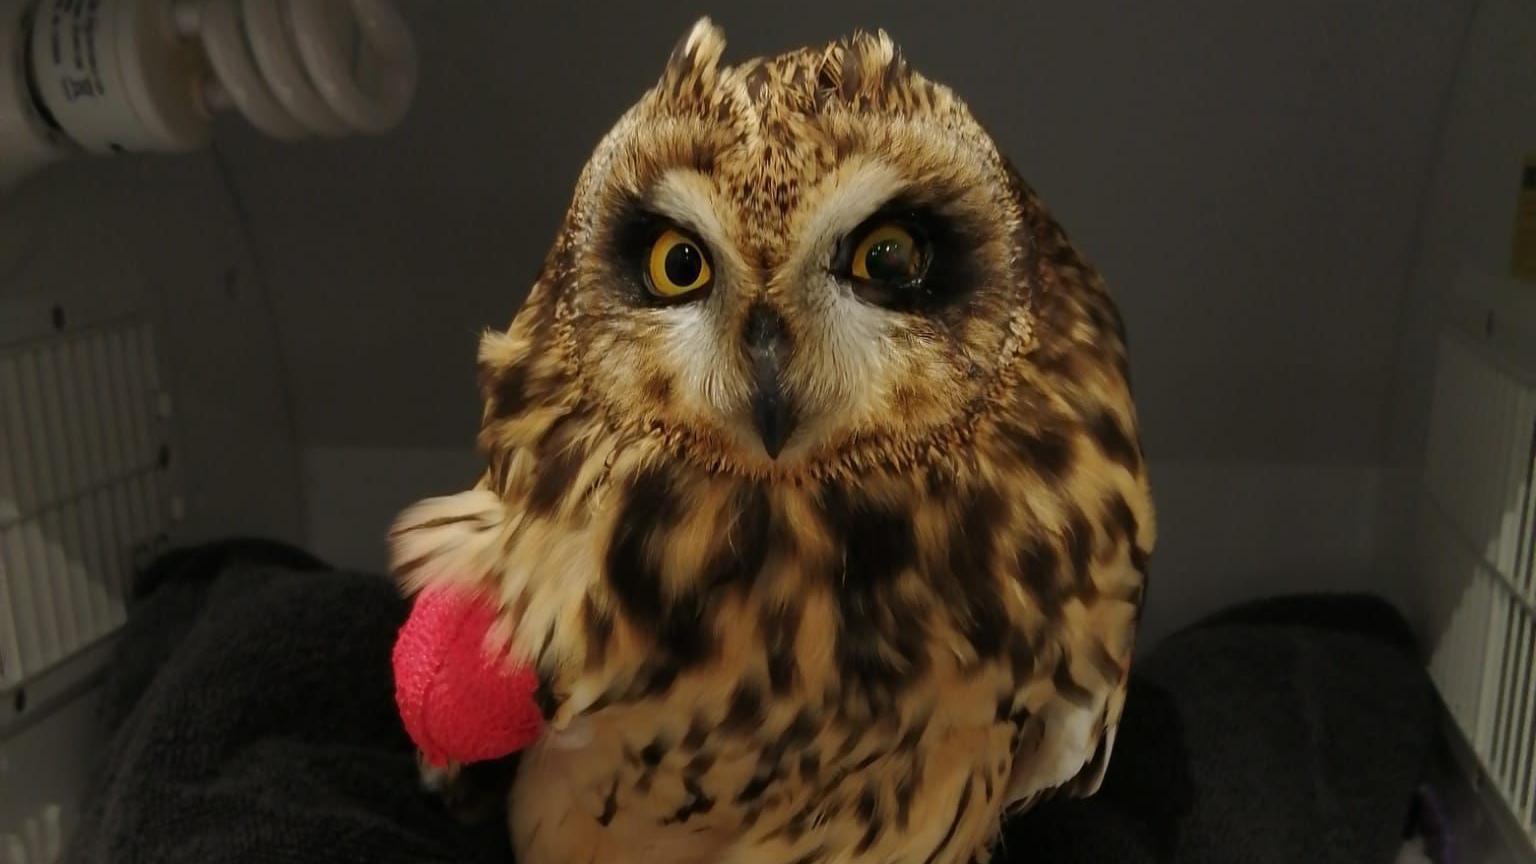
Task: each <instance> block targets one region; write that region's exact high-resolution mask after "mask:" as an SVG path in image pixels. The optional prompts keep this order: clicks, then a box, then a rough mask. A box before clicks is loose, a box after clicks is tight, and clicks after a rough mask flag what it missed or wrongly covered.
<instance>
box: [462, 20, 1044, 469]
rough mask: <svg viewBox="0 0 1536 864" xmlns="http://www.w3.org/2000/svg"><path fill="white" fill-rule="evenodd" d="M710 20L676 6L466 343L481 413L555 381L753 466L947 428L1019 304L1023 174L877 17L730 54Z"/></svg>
mask: <svg viewBox="0 0 1536 864" xmlns="http://www.w3.org/2000/svg"><path fill="white" fill-rule="evenodd" d="M724 44H725V43H724V38H723V35H722V33H721V32H720V30H719V29H717V28H716V27H714V26H713V25H712V24H711V23H710V22H709V21H708V20H707V19H705V20H701V21H699V22H698V23H697V24H695V25H694V26H693V28H692V29H691V30H690V31H689V32H688V34H687V35H686V36H685V37H684V38H683V40H682V41H681V42H680V43H679V45H678V46H677V48H676V49H675V50H674V51H673V53H672V55H671V58H670V59H669V61H668V62H667V64H666V67H665V70H664V72H663V74H662V76H661V80H660V81H659V82H658V83H657V84H656V86H655V87H654V88H652V89H651V90H650V91H649V92H647V93H646V94H645V95H644V96H643V97H642V98H641V99H640V101H639V102H638V103H637V104H635V105H634V106H633V107H632V108H631V109H630V110H629V111H628V112H627V113H626V114H625V115H624V116H623V117H622V118H621V119H620V120H619V122H618V124H617V125H616V126H615V127H614V129H613V130H612V131H611V132H610V133H609V134H608V135H607V136H606V137H605V138H604V139H603V141H602V142H601V144H600V145H599V146H598V147H597V150H596V152H595V153H594V155H593V156H592V158H591V160H590V161H589V163H588V164H587V166H586V168H585V169H584V171H583V172H582V175H581V179H580V181H579V183H578V186H577V189H576V192H575V196H574V200H573V202H572V204H571V207H570V210H569V212H568V214H567V216H566V219H565V223H564V226H563V228H562V231H561V234H560V237H559V239H558V241H557V242H556V245H555V247H554V249H553V250H552V251H551V253H550V255H549V258H548V260H547V262H546V264H545V268H544V272H543V274H542V275H541V277H540V280H539V282H538V284H537V285H536V286H535V287H534V290H533V292H532V294H531V295H530V298H529V301H528V305H527V307H525V309H524V311H523V312H522V313H521V314H520V315H519V317H518V318H517V320H516V321H515V322H514V324H513V327H512V329H511V331H509V332H508V333H506V334H499V333H498V334H492V335H490V336H488V337H487V339H486V342H485V344H484V345H483V346H482V357H481V359H482V368H483V369H484V370H485V372H486V376H485V381H486V385H485V389H486V396H487V419H488V426H487V428H488V430H492V431H490V432H489V433H488V434H491V435H493V436H494V435H501V436H512V437H516V434H517V429H518V428H528V429H534V428H538V429H540V434H550V433H549V432H548V430H545V429H544V428H543V427H542V426H541V425H540V424H538V423H530V424H523V423H520V422H518V421H517V418H518V417H519V416H521V415H525V414H528V413H532V414H535V415H536V414H538V410H537V409H538V407H539V406H541V405H548V406H549V407H550V410H551V411H556V410H558V411H568V410H570V409H571V408H572V406H573V404H574V403H577V402H579V403H581V405H582V406H584V410H587V411H591V412H595V413H597V414H600V415H601V416H602V417H603V418H605V420H606V423H605V424H604V425H605V426H606V427H607V428H608V429H611V430H619V431H621V432H622V433H623V434H626V435H630V436H633V437H634V438H637V439H645V440H649V441H653V442H657V443H658V444H660V445H662V446H663V447H664V448H665V451H666V452H667V453H669V454H671V455H673V456H675V457H676V458H681V459H684V460H687V461H690V462H693V463H695V464H698V465H701V466H704V467H707V468H708V469H709V470H720V471H729V472H733V473H740V474H747V475H755V476H765V477H769V476H771V477H788V476H795V475H799V474H807V473H810V474H814V473H818V472H825V471H828V470H848V469H849V468H850V467H851V466H857V465H860V464H863V463H866V462H870V461H889V460H891V459H899V460H917V461H922V460H923V458H924V454H925V453H927V452H929V451H932V450H934V449H936V448H944V447H946V446H953V445H954V444H955V443H956V442H958V441H960V440H962V439H963V437H964V434H963V433H964V431H965V429H966V427H967V426H968V424H971V423H973V422H974V421H975V419H976V415H977V414H978V412H980V411H981V410H982V409H983V406H984V405H985V403H986V402H987V400H988V398H989V396H991V395H993V394H995V393H997V392H998V391H999V390H1000V389H1001V388H1004V387H1007V386H1010V385H1011V384H1012V383H1013V382H1010V381H1008V380H1005V378H1006V377H1007V376H1006V374H1005V373H1006V372H1007V370H1009V369H1010V368H1011V367H1012V366H1013V365H1015V362H1016V358H1017V356H1018V354H1019V352H1020V351H1021V350H1023V349H1024V348H1025V346H1026V345H1027V343H1028V342H1029V341H1030V339H1031V332H1032V328H1033V327H1034V326H1035V312H1034V310H1033V309H1032V298H1033V297H1034V295H1035V293H1036V292H1037V291H1038V290H1039V288H1040V285H1041V282H1042V280H1043V279H1044V278H1046V275H1047V274H1045V272H1044V271H1043V270H1042V269H1041V254H1040V253H1041V249H1040V242H1039V238H1038V237H1037V235H1038V234H1039V233H1040V232H1041V231H1042V230H1044V229H1042V225H1044V224H1045V221H1043V220H1042V219H1037V218H1035V217H1036V216H1037V215H1038V214H1037V213H1036V211H1035V210H1034V209H1033V204H1032V198H1031V197H1030V195H1029V193H1028V190H1027V189H1025V188H1024V187H1023V185H1022V184H1021V183H1020V181H1019V180H1018V178H1017V177H1016V175H1015V174H1014V173H1013V171H1012V170H1011V168H1010V166H1009V165H1008V163H1007V161H1006V160H1005V159H1003V158H1002V157H1001V156H1000V155H999V153H998V150H997V148H996V146H995V145H994V142H993V141H992V139H991V138H990V137H989V136H988V134H987V133H986V132H985V131H984V130H983V129H982V128H981V126H980V125H979V124H978V123H977V122H976V121H975V120H974V119H973V118H972V117H971V115H970V113H969V111H968V110H967V109H966V107H965V106H964V104H963V103H961V102H960V100H959V99H958V98H956V97H955V96H954V95H953V94H952V93H951V92H950V91H949V90H948V89H947V88H945V87H943V86H941V85H938V84H935V83H933V82H931V81H928V80H926V79H925V78H923V77H922V76H921V75H919V74H917V73H916V72H914V71H912V70H911V69H909V68H908V67H907V65H906V63H905V61H904V60H903V59H902V57H901V54H900V52H899V51H898V49H897V48H896V46H895V45H894V44H893V43H892V42H891V40H890V38H889V37H887V36H886V35H885V34H884V33H880V34H878V35H867V34H859V35H855V36H853V37H851V38H848V39H844V40H841V41H838V42H834V43H832V44H829V45H826V46H823V47H816V48H808V49H803V50H800V51H795V52H792V53H788V54H784V55H781V56H778V57H774V58H769V59H755V60H751V61H748V62H745V63H742V64H740V65H736V66H728V65H725V64H723V63H722V62H721V52H722V50H723V48H724ZM1052 228H1053V226H1052ZM509 369H515V370H517V371H516V372H515V374H509V373H507V372H506V370H509ZM555 403H559V406H558V408H557V407H556V406H555ZM530 409H533V410H532V411H531V412H530ZM493 420H499V421H505V422H498V423H492V422H490V421H493ZM570 434H578V433H576V432H575V431H574V430H572V431H570ZM524 443H526V442H524ZM495 444H496V442H495V441H492V442H488V446H492V447H494V446H495Z"/></svg>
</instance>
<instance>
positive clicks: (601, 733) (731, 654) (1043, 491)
mask: <svg viewBox="0 0 1536 864" xmlns="http://www.w3.org/2000/svg"><path fill="white" fill-rule="evenodd" d="M723 48H724V39H723V36H722V34H721V31H720V30H718V29H717V28H716V27H714V26H713V25H712V24H711V23H710V22H709V21H708V20H707V19H705V20H701V21H699V22H698V23H697V24H696V25H695V26H693V28H692V29H691V30H690V31H689V32H688V33H687V34H686V36H685V37H684V38H683V40H682V41H681V43H680V44H679V45H678V47H677V48H676V49H675V50H674V51H673V53H672V55H671V57H670V59H669V60H668V62H667V64H666V66H665V69H664V71H663V73H662V76H661V79H660V81H659V82H658V83H657V84H656V85H655V86H654V88H652V89H651V90H650V91H648V92H647V93H646V94H645V95H644V96H643V97H642V98H641V99H640V101H639V102H638V103H637V104H635V105H634V106H633V107H632V108H630V109H629V111H628V112H627V113H625V114H624V115H623V117H622V118H621V119H620V120H619V122H618V124H617V125H616V126H615V127H614V128H613V130H612V131H611V132H610V133H609V134H608V135H607V136H606V137H605V138H604V139H603V140H602V142H601V143H600V144H599V145H598V146H597V149H596V151H595V152H594V154H593V155H592V157H591V160H590V161H589V162H588V163H587V165H586V167H585V168H584V170H583V171H582V173H581V176H580V179H579V181H578V183H577V185H576V190H575V194H574V197H573V200H572V202H571V205H570V208H569V210H568V212H567V213H566V216H565V219H564V222H563V225H562V227H561V229H560V232H559V236H558V237H557V239H556V241H555V243H554V246H553V248H552V249H551V250H550V252H549V253H548V256H547V258H546V260H545V262H544V265H543V269H542V271H541V274H540V275H539V277H538V280H537V281H536V282H535V284H534V285H533V286H532V289H531V292H530V293H529V295H528V298H527V301H526V303H525V305H524V306H523V308H522V309H521V311H520V312H518V314H517V315H516V317H515V318H514V320H513V321H512V323H511V325H510V327H509V329H507V330H506V331H504V332H502V331H492V332H489V333H488V334H487V335H485V336H484V338H483V340H482V342H481V345H480V352H479V370H480V387H481V392H482V395H483V399H484V414H483V425H482V430H481V432H480V435H479V438H478V445H479V448H480V449H481V451H482V452H483V453H484V455H485V460H486V463H485V464H486V467H485V471H484V473H483V475H482V476H481V477H480V479H479V481H478V483H477V484H476V485H475V486H474V487H473V488H472V489H469V490H466V491H463V492H460V493H458V494H454V495H450V496H447V497H442V498H434V499H429V500H426V501H423V502H421V503H419V504H417V505H415V506H413V507H412V508H410V509H408V510H407V511H406V512H404V513H403V514H402V515H401V516H400V518H399V519H398V521H397V522H396V524H395V526H394V527H393V529H392V531H391V555H392V560H393V569H394V572H395V574H396V575H397V577H398V578H399V579H400V580H401V581H402V583H403V585H404V586H405V588H406V590H408V591H415V590H420V589H423V588H427V587H430V586H445V585H458V586H463V587H473V588H476V589H479V590H481V591H483V592H485V593H486V594H487V595H488V596H490V597H492V598H493V599H494V601H495V602H496V603H497V604H498V605H499V609H500V615H499V619H498V621H499V624H498V628H497V629H496V631H495V637H494V639H493V642H494V644H495V647H497V648H498V649H500V650H502V651H504V652H505V656H506V657H507V658H508V659H509V662H518V663H525V664H530V665H531V666H532V667H533V668H535V669H536V671H537V673H538V677H539V681H540V686H539V690H538V700H539V703H540V708H541V710H542V711H543V712H544V714H545V716H546V718H547V720H548V724H549V726H548V728H549V730H550V734H549V735H548V736H547V737H546V738H545V739H544V740H543V741H542V742H541V743H540V744H539V745H537V746H536V747H535V748H534V749H533V750H531V751H529V752H528V753H526V754H524V756H523V758H522V760H521V763H520V765H519V767H518V769H517V776H516V779H515V781H514V783H513V788H512V791H511V795H510V796H509V801H510V803H509V805H508V808H509V818H510V825H511V836H512V838H513V843H514V846H515V850H516V853H517V860H519V861H520V862H523V864H556V862H589V861H591V862H620V864H622V862H644V864H655V862H698V864H705V862H708V864H719V862H724V864H785V862H805V864H810V862H851V861H860V862H866V861H867V862H887V861H891V862H895V861H902V862H925V864H941V862H968V861H981V860H986V859H987V858H988V856H989V854H990V849H991V846H992V845H993V842H994V841H995V839H996V838H997V836H998V834H999V829H1000V824H1001V820H1002V819H1003V817H1004V816H1005V815H1007V814H1009V813H1011V812H1014V811H1017V810H1020V809H1023V808H1027V807H1029V806H1030V805H1031V804H1033V803H1035V802H1038V801H1040V800H1041V799H1042V798H1043V797H1045V796H1050V795H1053V794H1069V795H1085V794H1089V793H1092V792H1093V791H1094V790H1096V789H1097V787H1098V785H1099V783H1100V781H1101V779H1102V778H1103V776H1104V771H1105V767H1106V765H1107V763H1108V760H1109V757H1110V753H1111V750H1112V748H1113V745H1114V741H1115V729H1116V726H1117V724H1118V722H1119V720H1120V717H1121V712H1122V709H1123V706H1124V701H1125V692H1126V681H1127V670H1128V668H1129V664H1130V661H1131V654H1132V643H1133V639H1134V634H1135V630H1136V625H1137V620H1138V617H1139V610H1140V608H1141V603H1142V597H1143V589H1144V586H1145V581H1146V572H1147V562H1148V556H1149V554H1150V553H1151V551H1152V547H1153V536H1154V526H1153V512H1152V504H1151V500H1150V495H1149V491H1148V484H1147V479H1146V474H1145V469H1144V462H1143V454H1142V451H1141V447H1140V444H1139V438H1138V432H1137V423H1136V417H1135V411H1134V409H1133V405H1132V401H1131V394H1130V389H1129V377H1128V372H1127V366H1126V344H1125V335H1124V331H1123V326H1122V323H1121V319H1120V317H1119V315H1118V313H1117V311H1116V308H1115V306H1114V304H1113V303H1112V302H1111V300H1110V298H1109V296H1108V294H1107V293H1106V291H1105V288H1104V285H1103V282H1102V280H1101V279H1100V277H1099V276H1098V275H1097V274H1096V272H1095V271H1094V270H1093V269H1092V268H1091V267H1090V266H1089V265H1088V264H1087V263H1086V262H1085V261H1084V259H1083V258H1082V256H1081V255H1080V254H1079V253H1078V252H1077V250H1076V249H1075V248H1074V247H1073V246H1072V244H1071V243H1070V242H1069V241H1068V239H1067V238H1066V236H1065V235H1064V234H1063V232H1062V230H1061V229H1060V228H1059V227H1058V226H1057V224H1056V222H1055V221H1053V219H1052V217H1051V216H1050V215H1049V213H1048V212H1047V211H1046V209H1045V208H1044V206H1042V204H1041V203H1040V201H1039V200H1038V199H1037V198H1036V196H1035V194H1034V193H1033V192H1032V191H1031V189H1030V188H1029V187H1028V186H1026V185H1025V184H1024V182H1023V181H1022V180H1021V179H1020V178H1019V176H1018V174H1017V173H1015V171H1014V169H1013V167H1012V166H1011V165H1010V163H1009V162H1008V161H1007V160H1006V159H1005V158H1004V157H1003V156H1002V155H1001V154H1000V153H999V152H998V148H997V146H996V144H995V142H994V141H993V140H992V139H991V138H990V137H989V136H988V134H987V132H986V131H985V130H984V129H983V128H982V127H981V125H979V124H978V123H977V121H976V120H975V119H973V118H972V116H971V114H970V112H969V110H968V109H967V108H966V106H965V105H964V104H963V103H962V102H961V101H960V99H959V98H957V97H956V96H955V94H954V93H952V92H950V90H948V89H946V88H945V87H943V86H941V85H939V84H936V83H934V82H932V81H929V80H927V79H925V78H924V77H922V76H921V75H919V74H918V73H917V72H915V71H914V70H912V69H911V68H909V67H908V65H907V64H906V62H905V61H904V60H903V58H902V56H901V54H900V53H899V51H898V50H897V48H896V47H895V46H894V44H893V43H892V41H891V40H890V38H888V37H887V36H886V35H885V34H884V33H883V32H882V33H878V34H875V35H870V34H867V33H860V34H856V35H854V36H851V37H849V38H845V39H841V40H839V41H836V42H833V43H831V44H828V45H825V46H820V47H813V48H806V49H802V50H799V51H794V52H791V53H787V54H783V55H780V56H777V57H772V58H766V59H755V60H750V61H747V62H744V63H741V64H739V65H727V64H725V63H724V62H722V59H721V55H722V50H723Z"/></svg>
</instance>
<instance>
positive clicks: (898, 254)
mask: <svg viewBox="0 0 1536 864" xmlns="http://www.w3.org/2000/svg"><path fill="white" fill-rule="evenodd" d="M911 265H912V261H911V254H910V253H909V251H908V249H907V244H905V243H903V242H902V241H900V240H897V239H895V238H891V239H889V240H881V241H879V242H878V243H875V244H874V245H872V246H870V247H869V251H868V252H866V253H864V269H865V270H866V271H868V273H869V278H871V279H874V280H876V281H879V282H903V281H906V280H907V279H909V278H911V276H912V273H911Z"/></svg>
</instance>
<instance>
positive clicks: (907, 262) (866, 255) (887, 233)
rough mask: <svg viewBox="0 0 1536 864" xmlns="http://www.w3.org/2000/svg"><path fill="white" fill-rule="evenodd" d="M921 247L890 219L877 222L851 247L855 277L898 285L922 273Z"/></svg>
mask: <svg viewBox="0 0 1536 864" xmlns="http://www.w3.org/2000/svg"><path fill="white" fill-rule="evenodd" d="M923 263H924V262H923V250H922V249H921V248H919V246H918V242H917V238H916V237H913V236H912V232H911V231H908V230H907V229H905V228H903V227H902V226H900V225H898V224H896V223H894V222H887V223H885V224H883V225H877V226H875V227H874V228H873V229H871V230H870V232H869V233H868V234H865V235H864V239H862V240H860V241H859V245H857V246H855V247H854V249H853V260H852V261H850V262H849V269H850V270H851V271H852V273H853V277H854V278H855V279H863V280H865V281H866V282H884V283H887V284H891V285H899V284H902V283H905V282H910V281H912V280H913V279H916V278H917V277H918V276H921V275H922V272H923Z"/></svg>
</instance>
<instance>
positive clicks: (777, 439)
mask: <svg viewBox="0 0 1536 864" xmlns="http://www.w3.org/2000/svg"><path fill="white" fill-rule="evenodd" d="M743 337H744V341H745V342H746V346H747V359H748V361H749V364H750V369H751V373H752V420H753V422H754V423H755V424H756V426H757V434H758V436H759V437H760V438H762V441H763V449H764V450H765V451H767V453H768V458H770V459H777V458H779V453H780V452H781V451H782V450H783V449H784V442H786V441H788V440H789V436H790V435H791V434H793V432H794V431H795V412H794V407H793V406H792V405H790V403H789V400H788V398H786V397H785V394H784V387H783V382H782V381H781V380H780V374H781V373H782V372H783V369H784V365H785V363H787V362H788V360H789V347H790V339H789V333H788V331H787V330H786V328H785V326H784V319H783V318H781V317H779V313H777V312H775V311H773V309H771V308H769V307H768V306H765V305H762V304H758V305H756V306H753V307H752V309H751V311H750V312H748V313H747V323H746V328H745V330H744V332H743Z"/></svg>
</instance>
